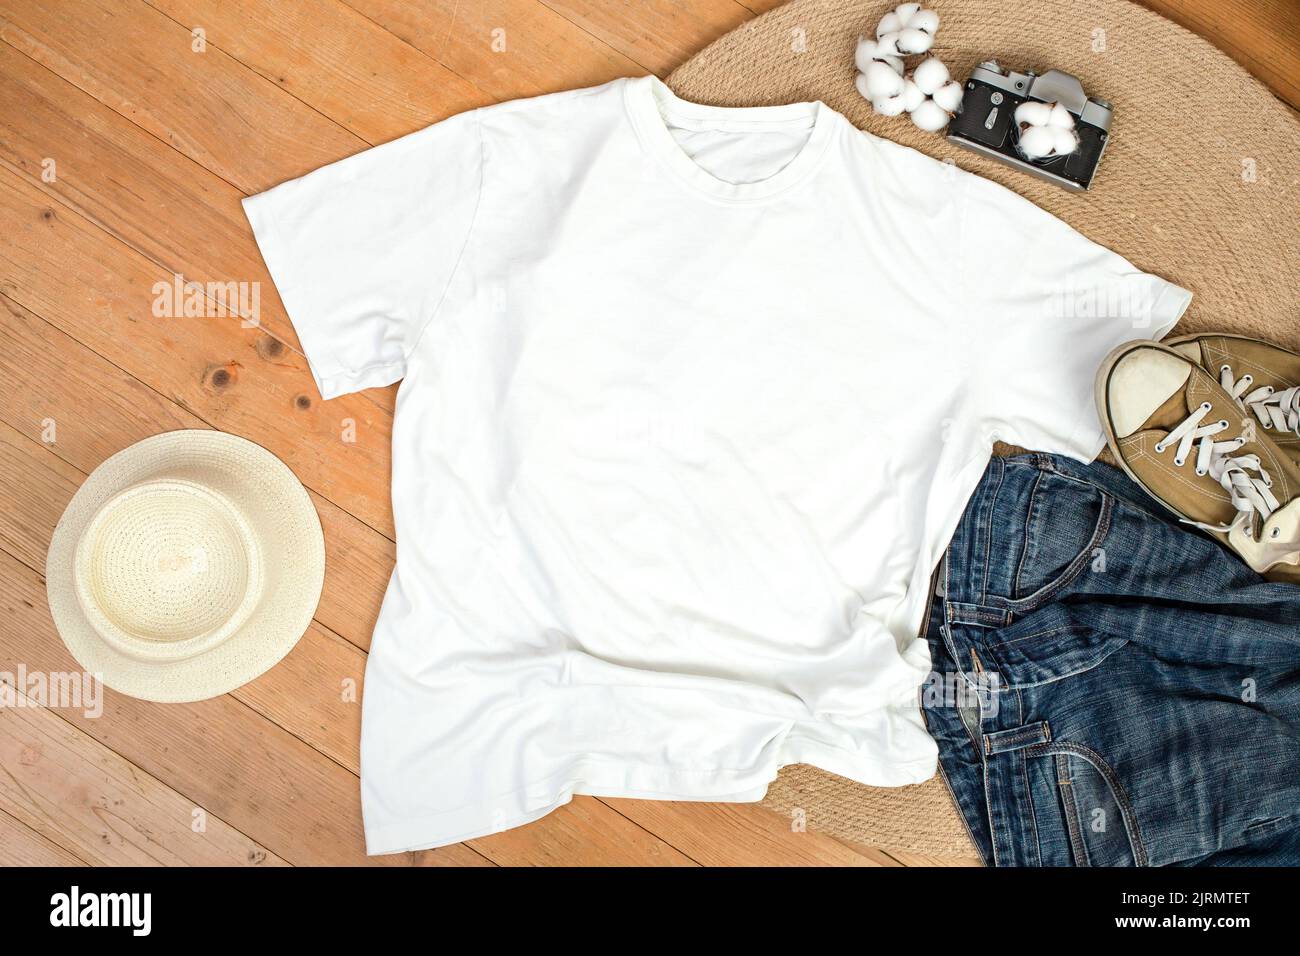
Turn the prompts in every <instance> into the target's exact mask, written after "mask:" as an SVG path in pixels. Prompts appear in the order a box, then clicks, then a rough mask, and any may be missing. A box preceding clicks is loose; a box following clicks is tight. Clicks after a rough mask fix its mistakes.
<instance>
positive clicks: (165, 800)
mask: <svg viewBox="0 0 1300 956" xmlns="http://www.w3.org/2000/svg"><path fill="white" fill-rule="evenodd" d="M766 5H769V4H765V3H763V2H753V0H746V2H744V3H742V2H737V0H689V2H688V0H682V2H672V0H647V2H643V3H640V2H618V0H485V2H472V0H311V2H308V0H0V306H3V311H0V383H2V384H0V672H6V673H15V672H17V671H18V670H19V668H20V667H23V668H25V669H26V670H27V671H29V672H31V671H62V670H67V669H70V668H72V667H73V666H74V665H73V662H72V660H71V658H70V656H69V655H68V654H67V652H66V650H65V649H64V647H63V645H62V643H61V642H60V640H59V638H58V635H57V634H56V633H55V631H54V629H53V626H52V624H51V621H50V616H49V612H48V610H47V608H46V603H45V586H44V579H43V573H42V572H43V568H44V565H45V551H46V546H47V544H48V542H49V539H50V534H51V532H52V530H53V528H54V525H55V522H56V521H57V519H58V517H59V515H60V513H61V512H62V510H63V508H64V507H65V505H66V504H67V502H68V500H69V498H70V497H71V495H72V494H73V492H74V491H75V490H76V488H77V487H78V485H79V484H80V483H81V482H82V480H83V479H84V478H85V476H86V475H87V474H88V473H89V472H90V471H91V470H92V469H93V468H94V467H95V466H96V465H97V464H99V463H100V462H101V461H103V460H104V459H105V458H107V457H108V456H109V455H111V454H112V453H113V452H115V451H117V450H119V449H120V448H122V447H123V446H125V445H127V444H130V443H131V442H134V441H137V440H139V439H141V438H144V437H146V436H148V435H152V434H155V433H157V432H160V431H165V430H169V429H174V428H186V427H194V428H219V429H224V430H227V431H230V432H234V433H236V434H239V435H244V436H247V437H249V438H251V439H253V440H255V441H257V442H259V443H261V444H263V445H265V446H266V447H267V448H269V449H270V450H271V451H273V452H274V453H275V454H277V455H279V456H280V457H281V458H282V459H284V461H286V462H287V463H288V464H289V466H290V467H291V468H293V470H294V471H295V472H296V473H297V474H298V476H299V477H300V478H301V479H302V480H303V482H304V483H305V484H306V486H307V487H308V489H309V490H310V491H311V494H312V498H313V501H314V502H315V504H316V507H317V509H318V511H319V513H320V517H321V521H322V524H323V525H324V528H325V540H326V546H327V562H328V565H327V573H326V582H325V590H324V595H323V597H322V599H321V602H320V607H319V609H318V611H317V614H316V619H315V622H314V623H313V625H312V627H311V629H310V630H309V631H308V633H307V634H306V636H305V637H304V638H303V639H302V641H301V642H300V643H299V645H298V646H297V648H296V649H295V650H294V651H293V653H292V654H290V656H289V657H288V658H287V659H286V660H285V661H284V662H282V663H281V664H280V665H278V666H277V667H275V668H273V669H272V670H271V671H270V672H269V673H267V674H266V675H265V676H263V677H262V678H260V679H259V680H257V681H256V682H254V683H253V684H250V685H248V686H246V687H244V688H241V689H240V690H238V691H236V692H235V693H232V694H229V695H227V696H225V697H221V698H217V699H215V700H210V701H205V702H203V703H198V704H192V705H184V706H160V705H155V704H148V703H143V702H140V701H136V700H132V699H130V698H126V697H123V696H122V695H119V694H116V693H113V692H107V693H106V695H105V703H104V712H103V714H102V716H99V717H94V716H86V715H84V714H83V713H82V712H81V711H79V710H74V709H59V710H48V709H44V708H37V707H30V708H29V707H6V708H2V709H0V863H5V864H82V863H90V864H179V865H183V864H251V865H261V866H271V865H285V864H289V865H313V864H360V863H371V864H378V865H393V864H399V865H411V864H414V865H470V866H473V865H494V864H498V865H503V864H654V865H685V866H693V865H701V864H703V865H713V864H836V865H861V866H897V865H907V864H911V863H925V862H928V861H925V860H923V859H920V858H913V857H909V856H908V855H906V854H903V853H894V852H884V851H881V850H875V849H869V848H865V847H858V846H851V845H848V844H845V843H843V842H840V841H837V840H834V839H832V838H830V837H828V836H825V835H822V834H816V833H798V832H792V828H791V826H790V824H789V821H787V820H785V819H783V818H781V817H778V816H777V815H775V814H773V813H771V812H769V811H767V810H765V809H763V808H761V807H759V806H756V805H743V804H741V805H737V804H698V803H658V802H646V801H633V800H615V799H595V798H590V797H580V798H577V799H575V800H574V801H573V802H572V803H571V804H569V805H568V806H566V807H564V808H562V809H560V810H558V811H556V812H555V813H553V814H551V815H550V816H548V817H545V818H544V819H542V820H541V821H538V822H537V823H534V824H531V825H529V826H526V827H522V828H519V829H515V830H510V831H507V832H505V833H501V834H497V835H494V836H492V837H489V838H484V839H480V840H472V841H468V842H466V843H464V844H460V845H457V846H452V847H446V848H443V849H439V850H433V851H425V852H421V853H413V854H403V855H397V856H390V857H382V858H375V859H368V858H367V857H365V855H364V847H363V840H362V829H361V814H360V807H359V797H358V786H357V780H358V777H357V765H358V754H357V747H358V736H359V728H360V706H359V704H358V703H356V701H355V700H354V699H353V695H349V694H348V693H346V689H347V687H348V686H349V682H356V683H357V684H359V683H360V681H361V678H362V673H363V670H364V665H365V657H366V649H367V646H368V644H369V640H370V631H371V628H372V626H373V624H374V621H375V617H376V614H377V612H378V607H379V601H380V598H381V596H382V594H383V589H384V586H385V584H386V581H387V577H388V573H389V570H390V568H391V566H392V562H393V554H394V546H393V523H392V515H391V512H390V509H389V500H388V473H389V438H390V426H391V423H392V410H393V399H394V393H395V389H394V388H387V389H381V390H372V391H369V392H365V393H363V394H360V395H349V396H346V397H343V398H339V399H337V400H334V401H331V402H328V403H322V402H320V401H319V396H318V394H317V392H316V389H315V387H314V385H313V384H312V380H311V376H310V374H309V373H308V370H307V367H306V364H305V362H304V360H303V357H302V354H301V352H300V350H299V345H298V341H297V338H296V336H295V335H294V332H293V329H292V328H291V327H290V325H289V322H288V320H287V319H286V317H285V313H284V310H283V307H282V306H281V304H280V302H279V300H278V298H277V296H276V293H275V291H274V286H273V285H272V283H271V281H270V278H269V276H268V275H267V273H266V270H265V267H264V266H263V264H262V260H261V257H260V255H259V254H258V251H257V247H256V245H255V244H254V241H253V238H252V234H251V232H250V231H249V228H248V225H247V223H246V221H245V220H244V217H243V214H242V212H241V210H240V207H239V199H240V197H242V196H245V195H249V194H251V193H256V192H260V191H261V190H264V189H266V188H268V187H270V186H273V185H275V184H276V183H279V182H281V181H283V180H285V179H288V178H291V177H294V176H298V175H300V174H302V173H305V172H307V171H308V170H311V169H314V168H315V167H317V166H320V165H321V164H323V163H326V162H329V161H331V160H335V159H338V158H340V157H343V156H346V155H348V154H350V153H354V152H356V151H358V150H360V149H364V148H365V147H367V146H369V145H371V144H375V143H380V142H384V141H386V140H389V139H392V138H393V137H395V136H398V135H400V134H403V133H406V132H409V131H411V130H414V129H417V128H419V127H421V126H424V125H427V124H428V123H431V122H433V121H436V120H438V119H441V118H443V117H446V116H448V115H451V114H453V113H457V112H460V111H462V110H465V109H468V108H471V107H475V106H479V105H482V104H485V103H489V102H492V101H496V100H504V99H510V98H514V97H519V96H527V95H532V94H536V93H541V92H547V91H552V90H560V89H566V88H573V87H580V86H587V85H591V84H595V83H600V82H604V81H606V80H608V79H611V78H613V77H617V76H622V75H637V74H642V73H645V72H647V71H649V72H653V73H656V74H660V75H665V74H667V73H668V72H669V71H670V70H671V69H672V68H673V67H674V66H676V65H677V64H678V63H680V62H682V61H683V60H684V59H686V58H687V57H688V56H690V54H692V53H693V52H695V51H696V50H698V49H700V48H701V47H703V46H704V45H705V44H707V43H708V42H709V41H710V40H712V39H714V38H715V37H717V36H719V35H721V34H723V33H725V32H726V31H728V30H730V29H731V28H733V27H735V26H737V25H738V24H740V23H742V22H744V21H745V20H746V19H748V18H750V17H752V16H754V15H755V14H756V13H759V12H762V9H763V8H764V6H766ZM937 5H938V6H939V7H940V9H941V10H942V3H939V4H937ZM882 6H883V4H882ZM1179 6H1180V7H1181V9H1180V11H1179V13H1178V15H1179V16H1180V17H1181V18H1182V19H1183V22H1185V23H1186V24H1187V25H1189V26H1191V27H1193V28H1194V29H1198V30H1200V31H1202V32H1205V33H1206V34H1207V35H1210V36H1211V37H1212V38H1215V39H1217V40H1218V41H1219V42H1220V45H1221V46H1223V47H1224V48H1225V49H1227V50H1228V51H1229V52H1230V53H1232V54H1233V55H1234V56H1237V57H1238V58H1239V59H1242V60H1243V61H1244V62H1247V65H1248V66H1253V67H1255V68H1256V69H1257V70H1258V71H1259V74H1260V75H1261V77H1263V78H1264V79H1265V80H1266V82H1268V83H1270V85H1271V86H1272V87H1273V88H1274V89H1275V90H1276V91H1277V92H1278V93H1279V95H1281V96H1283V98H1285V99H1287V100H1288V101H1289V102H1291V103H1292V104H1293V105H1296V104H1300V40H1297V31H1298V30H1300V17H1297V16H1296V5H1295V3H1294V2H1290V0H1288V2H1285V3H1278V2H1269V0H1251V2H1245V0H1243V2H1236V3H1226V2H1222V0H1202V2H1199V3H1195V4H1181V5H1179ZM1288 11H1289V15H1288ZM1261 23H1262V24H1264V25H1265V26H1267V25H1269V24H1271V26H1272V29H1266V28H1264V27H1262V26H1261ZM195 27H201V28H202V31H203V32H202V36H201V37H199V36H198V35H196V33H195V32H193V30H192V28H195ZM494 31H500V32H494ZM494 40H496V41H497V42H498V45H499V43H500V41H501V40H504V43H505V45H506V51H505V52H504V53H501V52H494V50H493V41H494ZM178 274H179V275H181V276H183V277H184V278H185V279H186V280H197V281H199V282H209V281H214V282H227V281H232V280H233V281H248V282H260V283H261V289H260V292H261V302H260V316H261V327H260V328H245V327H241V323H240V322H239V321H237V320H235V319H230V318H209V319H159V318H155V317H154V316H153V315H152V314H151V303H152V301H153V298H154V293H153V291H152V290H153V287H154V284H155V283H157V282H160V281H161V282H170V281H172V277H173V276H174V275H178ZM349 422H352V423H354V424H355V434H356V441H355V443H346V442H344V441H342V440H341V434H342V432H343V430H344V429H345V428H347V427H348V423H349ZM200 823H201V824H202V826H200V825H199V824H200Z"/></svg>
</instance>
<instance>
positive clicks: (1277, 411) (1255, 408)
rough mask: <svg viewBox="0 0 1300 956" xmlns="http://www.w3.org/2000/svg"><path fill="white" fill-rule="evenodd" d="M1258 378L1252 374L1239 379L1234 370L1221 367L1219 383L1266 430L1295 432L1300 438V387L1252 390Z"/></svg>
mask: <svg viewBox="0 0 1300 956" xmlns="http://www.w3.org/2000/svg"><path fill="white" fill-rule="evenodd" d="M1254 382H1255V378H1254V376H1253V375H1251V374H1250V373H1249V372H1248V373H1246V374H1245V375H1243V376H1242V377H1241V378H1235V377H1234V376H1233V374H1232V367H1231V366H1228V365H1221V366H1219V384H1220V385H1222V386H1223V387H1224V389H1225V390H1227V392H1228V394H1229V395H1231V396H1232V399H1233V401H1235V402H1236V403H1237V405H1238V406H1240V407H1241V409H1242V410H1243V411H1250V412H1254V413H1255V417H1256V418H1258V419H1259V422H1260V424H1261V425H1263V426H1264V427H1265V428H1275V429H1277V430H1278V431H1280V432H1284V431H1290V432H1295V434H1296V435H1297V436H1300V385H1294V386H1292V387H1291V388H1287V389H1283V390H1282V391H1280V392H1279V391H1277V390H1276V389H1274V388H1273V387H1272V386H1271V385H1261V386H1260V387H1259V388H1256V389H1251V388H1250V386H1251V385H1253V384H1254Z"/></svg>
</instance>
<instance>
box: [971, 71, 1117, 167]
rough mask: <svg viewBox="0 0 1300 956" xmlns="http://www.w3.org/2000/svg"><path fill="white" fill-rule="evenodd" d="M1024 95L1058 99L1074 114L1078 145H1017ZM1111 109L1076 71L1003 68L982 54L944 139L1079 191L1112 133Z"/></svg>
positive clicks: (1052, 100) (1112, 112) (1037, 98)
mask: <svg viewBox="0 0 1300 956" xmlns="http://www.w3.org/2000/svg"><path fill="white" fill-rule="evenodd" d="M1026 100H1039V101H1041V102H1044V103H1061V104H1062V105H1063V106H1064V107H1065V108H1066V109H1068V110H1069V111H1070V113H1071V114H1073V116H1074V124H1075V132H1076V133H1077V134H1078V136H1079V147H1078V149H1076V150H1075V151H1074V152H1072V153H1068V154H1066V155H1064V156H1052V157H1048V158H1045V159H1029V158H1027V157H1026V156H1025V155H1024V154H1023V153H1022V152H1021V151H1020V149H1019V147H1018V145H1017V144H1018V141H1019V128H1018V127H1017V125H1016V121H1015V111H1016V107H1017V106H1019V105H1020V104H1021V103H1023V102H1025V101H1026ZM1113 115H1114V110H1113V108H1112V107H1111V105H1110V104H1109V103H1107V102H1106V101H1104V100H1099V99H1095V98H1093V97H1090V96H1088V95H1087V94H1086V93H1084V92H1083V84H1081V83H1080V82H1079V81H1078V79H1077V78H1076V77H1073V76H1071V75H1070V74H1069V73H1063V72H1061V71H1060V70H1048V71H1047V72H1046V73H1044V74H1043V75H1042V76H1039V75H1038V74H1037V73H1034V72H1033V71H1032V70H1026V71H1025V72H1024V73H1017V72H1015V71H1014V70H1004V69H1002V67H1000V66H999V65H998V62H997V60H985V61H984V62H983V63H981V64H980V65H979V66H977V67H976V68H975V70H974V71H973V72H972V73H971V75H970V79H968V80H967V81H966V91H965V95H964V96H963V98H962V103H961V108H960V109H959V110H958V112H957V115H956V116H954V117H953V118H952V121H951V122H949V124H948V139H949V140H951V141H952V142H954V143H956V144H957V145H958V146H963V147H965V148H966V149H970V150H974V151H975V152H977V153H982V154H984V155H985V156H991V157H993V158H994V159H998V160H1001V161H1002V162H1004V163H1007V164H1008V165H1010V166H1015V167H1016V168H1017V169H1020V170H1023V171H1024V172H1027V173H1029V174H1031V175H1034V176H1038V177H1040V178H1042V179H1046V180H1048V181H1049V182H1053V183H1056V184H1057V185H1058V186H1064V187H1065V188H1066V189H1072V190H1075V191H1079V192H1081V191H1083V190H1085V189H1087V188H1088V187H1089V186H1090V185H1091V184H1092V177H1093V176H1094V175H1095V174H1096V172H1097V165H1098V164H1099V163H1100V162H1101V154H1102V153H1103V152H1105V150H1106V141H1107V140H1108V139H1109V138H1110V122H1111V118H1112V116H1113Z"/></svg>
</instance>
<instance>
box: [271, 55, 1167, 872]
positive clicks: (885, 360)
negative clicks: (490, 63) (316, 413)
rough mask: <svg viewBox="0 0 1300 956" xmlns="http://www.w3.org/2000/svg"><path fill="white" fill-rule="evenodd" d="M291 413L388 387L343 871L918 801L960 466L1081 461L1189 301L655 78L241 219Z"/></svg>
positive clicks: (1076, 244)
mask: <svg viewBox="0 0 1300 956" xmlns="http://www.w3.org/2000/svg"><path fill="white" fill-rule="evenodd" d="M245 208H246V210H247V213H248V217H249V220H250V221H251V222H252V225H253V229H254V231H255V233H256V235H257V241H258V243H259V244H260V246H261V249H262V252H263V255H264V256H265V258H266V262H267V265H268V267H269V268H270V271H271V274H272V276H273V277H274V278H275V282H276V284H277V286H278V287H279V289H280V293H281V296H282V298H283V300H284V303H285V306H286V308H287V309H288V312H289V315H290V316H291V318H292V320H293V323H294V325H295V327H296V328H297V330H298V333H299V336H300V337H301V340H302V344H303V348H304V350H305V351H306V353H307V358H308V360H309V362H310V365H311V368H312V372H313V374H314V375H315V378H316V382H317V384H318V385H319V387H320V390H321V394H322V395H323V396H324V397H325V398H332V397H334V396H336V395H342V394H345V393H348V392H352V391H356V390H358V389H363V388H369V387H371V386H378V385H386V384H388V383H391V382H395V381H397V380H398V379H404V381H403V383H402V386H401V389H400V391H399V393H398V397H397V411H396V419H395V421H394V423H393V512H394V516H395V520H396V526H397V535H398V539H397V540H398V547H397V568H396V570H395V571H394V573H393V577H392V581H391V583H390V585H389V588H388V593H387V596H386V597H385V600H384V605H383V610H382V612H381V614H380V618H379V623H378V625H377V627H376V631H375V636H374V642H373V646H372V649H371V654H370V660H369V664H368V666H367V670H366V685H365V704H364V711H363V725H362V741H361V747H362V751H361V787H362V799H363V808H364V814H365V829H366V840H367V848H368V851H369V852H370V853H391V852H395V851H399V850H409V849H416V848H421V847H431V846H438V845H442V844H447V843H453V842H456V841H459V840H464V839H467V838H470V837H475V836H479V835H482V834H485V833H488V832H492V831H495V830H500V829H504V828H506V827H512V826H517V825H519V824H522V823H525V822H527V821H529V820H533V819H536V818H537V817H540V816H542V815H543V814H545V813H547V812H548V811H550V810H552V809H554V808H555V807H557V806H559V805H561V804H563V803H565V802H567V801H568V800H569V799H570V798H571V797H572V796H573V795H574V794H598V795H606V796H623V797H644V798H653V799H674V800H731V801H749V800H758V799H760V798H761V797H762V796H763V793H764V791H765V790H766V788H767V785H768V783H769V781H771V780H772V779H773V778H774V777H775V775H776V772H777V770H778V769H779V768H780V767H782V766H784V765H785V764H789V763H796V762H804V763H811V764H815V765H817V766H819V767H823V768H825V769H827V770H830V771H832V772H834V773H837V774H842V775H843V776H846V777H850V778H852V779H854V780H858V781H862V782H863V783H868V784H876V785H885V786H893V785H901V784H908V783H915V782H917V781H921V780H925V779H926V778H928V777H930V776H931V775H932V774H933V773H934V769H935V757H936V751H935V745H934V743H933V741H932V740H931V739H930V737H929V736H928V735H927V733H926V731H925V728H924V725H923V723H922V720H921V717H920V712H919V708H918V694H917V689H918V686H919V685H920V684H921V683H922V681H923V680H924V678H925V676H926V674H927V673H928V669H929V655H928V652H927V648H926V644H925V641H924V640H918V639H917V633H918V629H919V626H920V624H921V617H922V614H923V611H924V606H925V600H926V593H927V583H928V579H929V576H930V573H931V571H932V570H933V568H934V566H935V564H936V563H937V561H938V558H939V556H940V555H941V552H942V550H943V547H944V545H945V544H946V542H947V541H948V539H949V537H950V536H951V534H952V532H953V530H954V528H955V526H956V524H957V522H958V519H959V518H960V517H961V513H962V509H963V507H964V505H965V503H966V501H967V499H968V497H969V495H970V494H971V492H972V491H973V489H974V486H975V484H976V482H977V481H978V479H979V477H980V475H981V473H982V472H983V470H984V466H985V464H986V463H987V461H988V458H989V454H990V447H991V443H992V441H993V440H994V438H995V436H997V437H1001V438H1003V439H1005V440H1007V441H1011V442H1015V443H1019V444H1022V445H1027V446H1031V447H1034V448H1038V449H1043V450H1046V451H1052V452H1060V453H1063V454H1067V455H1071V456H1074V457H1077V458H1079V459H1083V460H1088V459H1091V458H1092V457H1093V456H1094V455H1095V454H1096V453H1097V452H1098V450H1099V449H1100V448H1101V446H1102V444H1103V437H1102V433H1101V430H1100V427H1099V425H1098V422H1097V419H1096V414H1095V412H1094V410H1093V402H1092V381H1093V373H1094V371H1095V369H1096V368H1097V366H1098V364H1099V363H1100V361H1101V359H1102V358H1103V356H1104V355H1105V354H1106V352H1107V351H1108V350H1109V349H1111V348H1112V347H1113V346H1115V345H1116V344H1118V343H1120V342H1123V341H1126V340H1129V339H1133V338H1139V337H1159V336H1160V335H1162V334H1164V332H1165V331H1167V330H1168V328H1169V327H1171V326H1172V325H1173V324H1174V322H1175V321H1176V320H1177V318H1178V316H1179V315H1180V314H1181V313H1182V311H1183V309H1184V308H1185V307H1186V304H1187V302H1188V300H1189V298H1190V294H1189V293H1188V292H1186V291H1185V290H1183V289H1180V288H1178V287H1177V286H1174V285H1170V284H1169V283H1166V282H1164V281H1163V280H1161V279H1159V278H1156V277H1155V276H1151V275H1147V274H1144V273H1142V272H1139V271H1138V270H1137V269H1135V268H1134V267H1133V266H1132V265H1130V264H1129V263H1128V262H1127V261H1125V260H1124V259H1122V258H1121V257H1119V256H1117V255H1115V254H1113V253H1111V252H1108V251H1107V250H1105V249H1103V248H1101V247H1100V246H1097V245H1095V244H1094V243H1092V242H1090V241H1088V240H1087V239H1085V238H1084V237H1082V236H1081V235H1079V234H1078V233H1077V232H1075V231H1074V230H1072V229H1070V228H1069V227H1068V226H1066V225H1065V224H1063V223H1062V222H1060V221H1059V220H1057V219H1055V218H1053V217H1052V216H1050V215H1048V214H1046V213H1044V212H1042V211H1041V210H1040V209H1038V208H1037V207H1035V206H1034V205H1032V204H1030V203H1029V202H1027V201H1025V200H1024V199H1022V198H1020V197H1019V196H1017V195H1015V194H1014V193H1012V192H1009V191H1007V190H1005V189H1003V188H1002V187H1000V186H997V185H994V184H993V183H990V182H988V181H986V180H983V179H980V178H978V177H975V176H972V175H970V174H968V173H965V172H962V171H961V170H959V169H957V168H956V167H955V166H953V165H951V164H944V163H940V162H936V161H935V160H932V159H929V158H927V157H926V156H924V155H922V154H920V153H917V152H915V151H913V150H910V149H906V148H903V147H901V146H898V145H895V144H894V143H890V142H888V141H886V140H881V139H878V138H876V137H874V136H871V135H869V134H867V133H863V132H860V131H858V130H857V129H855V128H854V127H853V126H852V125H851V124H850V123H849V122H848V121H847V120H846V119H845V118H844V117H843V116H841V115H839V114H838V113H835V112H834V111H833V110H831V109H829V108H828V107H826V106H825V105H823V104H821V103H800V104H794V105H789V106H777V107H762V108H752V109H734V108H732V109H728V108H718V107H709V106H701V105H696V104H692V103H687V102H684V101H682V100H680V99H678V98H676V97H675V96H674V95H673V94H672V93H671V92H669V90H668V89H667V87H665V86H664V85H663V84H662V83H661V82H659V81H658V80H657V79H654V78H643V79H635V80H619V81H616V82H613V83H609V84H607V85H605V86H601V87H597V88H594V89H589V90H579V91H575V92H570V93H561V94H555V95H551V96H543V97H539V98H536V99H529V100H522V101H517V102H512V103H505V104H501V105H497V106H492V107H487V108H484V109H480V110H476V111H474V112H470V113H465V114H462V115H460V116H456V117H453V118H451V119H448V120H446V121H445V122H441V123H438V124H436V125H434V126H432V127H430V128H428V129H425V130H423V131H421V132H418V133H414V134H412V135H410V136H407V137H404V138H402V139H399V140H396V141H394V142H391V143H388V144H386V145H383V146H379V147H376V148H374V149H370V150H367V151H366V152H363V153H361V154H359V155H357V156H353V157H351V158H349V159H346V160H343V161H342V162H339V163H335V164H333V165H330V166H327V167H325V168H323V169H320V170H318V171H316V172H313V173H311V174H309V175H307V176H304V177H302V178H301V179H297V180H294V181H293V182H289V183H285V184H284V185H282V186H279V187H277V188H276V189H273V190H271V191H269V192H267V193H264V194H262V195H260V196H255V197H252V198H250V199H248V200H246V201H245Z"/></svg>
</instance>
